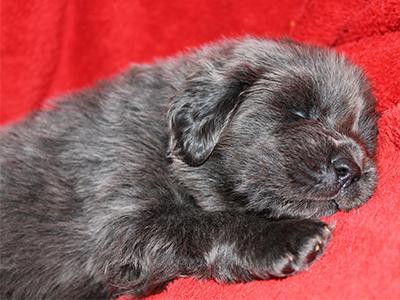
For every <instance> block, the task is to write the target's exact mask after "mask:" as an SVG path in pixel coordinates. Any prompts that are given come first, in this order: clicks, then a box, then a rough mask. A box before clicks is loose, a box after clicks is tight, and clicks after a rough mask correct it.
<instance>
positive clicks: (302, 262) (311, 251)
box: [270, 225, 332, 277]
mask: <svg viewBox="0 0 400 300" xmlns="http://www.w3.org/2000/svg"><path fill="white" fill-rule="evenodd" d="M308 229H310V228H308ZM302 233H303V234H305V236H304V237H303V238H302V239H300V242H297V243H295V244H294V245H292V246H291V247H289V249H290V250H289V249H287V250H286V251H288V252H287V253H285V254H284V255H282V256H281V258H280V259H278V260H275V262H274V265H273V267H272V270H271V272H270V274H271V275H272V276H274V277H287V276H290V275H293V274H295V273H297V272H300V271H303V270H305V269H307V268H308V267H309V265H310V264H312V263H313V262H314V261H315V260H316V259H317V258H318V257H319V256H320V255H321V254H322V253H323V251H324V249H325V247H326V244H327V243H328V241H329V239H330V236H331V234H332V229H331V228H330V227H329V226H327V225H322V226H321V225H319V226H316V227H314V228H313V230H312V232H310V231H309V230H307V231H302ZM299 234H300V233H299Z"/></svg>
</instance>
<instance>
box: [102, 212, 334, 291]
mask: <svg viewBox="0 0 400 300" xmlns="http://www.w3.org/2000/svg"><path fill="white" fill-rule="evenodd" d="M330 234H331V232H330V229H329V227H328V226H327V225H326V224H324V223H322V222H320V221H316V220H309V219H290V220H268V219H266V218H262V217H260V216H256V215H251V214H237V213H233V212H204V211H201V210H195V209H194V208H182V207H167V208H166V207H159V208H156V209H153V210H147V211H142V212H141V213H140V218H139V216H136V217H134V216H127V217H123V218H119V219H118V220H114V221H113V222H111V223H110V224H109V226H106V227H105V228H104V232H103V233H102V234H101V235H100V237H101V238H100V239H99V240H98V247H97V251H96V259H95V260H96V262H97V267H98V268H99V269H101V270H103V272H104V273H105V275H106V278H107V280H108V287H109V289H110V291H111V293H112V295H113V296H117V295H120V294H125V293H132V294H136V295H146V294H148V293H152V292H154V291H155V290H157V289H159V288H160V287H162V286H164V285H165V284H166V283H167V282H169V281H170V280H172V279H174V278H176V277H179V276H194V277H198V278H214V279H216V280H217V281H220V282H240V281H249V280H252V279H260V278H261V279H267V278H271V277H282V276H288V275H291V274H294V273H296V272H298V271H302V270H304V269H305V268H307V267H308V266H309V264H310V263H311V262H313V261H314V260H315V259H316V258H317V257H318V256H319V255H320V254H321V253H322V251H323V250H324V247H325V245H326V243H327V241H328V239H329V237H330Z"/></svg>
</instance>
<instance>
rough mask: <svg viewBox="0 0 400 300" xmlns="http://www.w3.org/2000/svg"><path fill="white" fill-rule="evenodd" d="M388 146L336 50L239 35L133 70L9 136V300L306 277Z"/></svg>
mask: <svg viewBox="0 0 400 300" xmlns="http://www.w3.org/2000/svg"><path fill="white" fill-rule="evenodd" d="M375 139H376V127H375V114H374V107H373V100H372V97H371V95H370V92H369V88H368V85H367V83H366V82H365V79H364V78H363V76H362V74H361V72H360V71H359V70H357V69H356V68H355V67H353V66H351V65H349V64H348V63H347V62H346V61H345V60H344V59H343V58H342V57H340V56H337V55H336V54H333V53H330V52H327V51H325V50H320V49H317V48H312V47H306V46H301V45H297V44H294V43H290V42H279V43H277V42H273V41H265V40H256V39H245V40H238V41H235V40H232V41H225V42H224V43H221V44H216V45H211V46H207V47H205V48H203V49H200V50H197V51H194V52H192V53H190V54H187V55H182V56H179V57H177V58H174V59H170V60H166V61H162V62H159V63H156V64H154V65H142V66H134V67H133V68H132V69H131V70H129V71H127V72H126V73H124V74H122V75H120V76H117V77H116V78H114V79H113V80H111V81H108V82H105V83H103V84H101V85H99V86H97V87H96V88H95V89H92V90H86V91H83V92H80V93H76V94H73V95H71V96H69V97H67V99H65V100H63V101H62V102H60V103H59V104H57V107H56V108H54V109H53V110H51V111H43V112H38V113H35V114H33V115H31V116H30V117H29V118H28V119H27V120H25V121H24V122H21V123H20V124H17V125H14V126H12V127H10V128H7V129H5V130H4V132H3V133H2V134H1V136H0V163H1V174H0V178H1V187H0V188H1V190H0V205H1V207H0V214H1V215H0V218H1V226H0V231H1V237H2V241H1V244H0V255H1V257H0V267H1V269H0V272H1V279H0V295H1V296H2V297H4V298H6V299H9V298H10V299H27V298H32V299H42V298H45V299H93V298H95V297H99V298H102V297H103V298H104V297H105V295H106V294H107V292H108V293H111V294H112V295H113V296H116V295H119V294H122V293H134V294H137V295H145V294H147V293H149V292H152V291H154V290H156V289H158V288H159V287H161V286H162V285H163V284H165V283H167V282H168V281H170V280H172V279H174V278H176V277H179V276H187V275H191V276H195V277H201V278H206V277H207V278H215V279H216V280H219V281H222V282H229V281H248V280H252V279H256V278H270V277H272V276H279V277H281V276H287V275H290V274H293V273H295V272H297V271H301V270H303V269H304V268H306V267H307V266H308V265H309V264H310V263H311V262H312V261H313V260H314V259H315V258H316V257H317V256H318V255H319V254H320V253H321V252H322V249H323V248H324V246H325V244H326V242H327V241H328V239H329V236H330V229H329V228H328V227H327V226H326V225H325V224H324V223H322V222H319V221H317V220H313V219H307V218H310V217H311V218H314V217H319V216H322V215H327V214H332V213H334V212H335V211H337V210H338V209H341V210H349V209H351V208H353V207H357V206H359V205H361V204H362V203H364V202H365V201H366V200H367V199H368V197H369V196H370V194H371V193H372V190H373V187H374V182H375V168H374V164H373V160H372V158H373V155H374V151H375ZM339 162H340V163H339ZM343 166H344V167H343Z"/></svg>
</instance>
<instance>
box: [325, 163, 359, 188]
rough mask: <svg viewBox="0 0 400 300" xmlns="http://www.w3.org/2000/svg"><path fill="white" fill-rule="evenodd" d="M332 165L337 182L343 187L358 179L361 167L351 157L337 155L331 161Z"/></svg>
mask: <svg viewBox="0 0 400 300" xmlns="http://www.w3.org/2000/svg"><path fill="white" fill-rule="evenodd" d="M332 166H333V169H334V171H335V173H336V177H337V179H338V181H339V183H340V184H341V185H342V186H343V187H347V186H349V185H350V184H352V183H353V182H355V181H357V180H358V179H360V176H361V169H360V167H359V166H358V165H357V164H356V163H355V162H354V160H352V159H349V158H343V157H339V158H337V159H335V160H333V161H332Z"/></svg>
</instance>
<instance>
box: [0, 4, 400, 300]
mask: <svg viewBox="0 0 400 300" xmlns="http://www.w3.org/2000/svg"><path fill="white" fill-rule="evenodd" d="M399 31H400V2H399V1H393V0H384V1H382V0H372V1H367V0H337V1H328V0H293V1H291V0H280V1H272V0H264V1H262V0H259V1H257V0H247V1H233V0H226V1H205V0H190V1H189V0H186V1H185V0H174V1H151V0H148V1H144V0H112V1H106V0H97V1H84V0H81V1H78V0H77V1H74V0H69V1H68V0H58V1H50V0H49V1H45V0H42V1H37V0H31V1H26V0H25V1H20V0H2V2H1V41H0V45H1V92H0V97H1V103H0V104H1V105H0V122H1V123H3V124H4V123H8V122H10V121H15V120H18V119H20V118H21V117H23V116H24V115H25V114H26V113H27V112H29V111H31V110H33V109H35V108H37V107H40V105H41V104H42V103H43V101H44V100H45V99H46V98H49V97H54V96H55V95H61V94H63V93H65V92H66V91H70V90H72V89H78V88H81V87H84V86H88V85H90V84H92V83H93V82H95V81H96V80H97V79H99V78H104V77H108V76H111V75H112V74H114V73H116V72H118V71H120V70H122V69H123V68H125V67H127V65H128V64H129V63H130V62H148V61H151V60H152V59H154V58H155V57H164V56H166V55H172V54H174V53H176V52H177V51H179V50H182V49H185V48H187V47H190V46H196V45H200V44H202V43H204V42H208V41H211V40H215V39H218V38H220V37H224V36H225V37H231V36H241V35H244V34H253V35H259V36H266V37H277V36H282V35H286V36H289V37H292V38H294V39H296V40H299V41H305V42H312V43H316V44H321V45H325V46H329V47H334V48H336V49H337V50H338V51H342V52H344V53H345V54H346V55H347V56H348V57H349V58H350V59H351V60H353V61H354V62H355V63H357V64H359V65H360V66H361V67H362V68H364V69H365V71H366V73H367V75H368V77H369V78H370V79H371V82H372V85H373V88H374V92H375V95H376V97H377V100H378V106H377V107H378V110H379V112H380V113H381V118H380V121H379V146H378V155H377V159H378V168H379V183H378V188H377V190H376V192H375V195H374V196H373V198H372V199H371V200H370V202H369V203H368V204H367V205H365V206H363V207H362V208H360V209H358V210H355V211H352V212H350V213H347V214H342V213H340V214H337V215H335V216H333V217H330V218H328V219H327V220H329V221H335V222H336V230H335V232H334V238H333V240H332V241H331V243H330V244H329V246H328V248H327V250H326V253H325V255H324V256H323V257H322V258H321V259H320V260H319V261H318V262H316V263H315V264H314V265H313V266H312V267H311V268H310V270H309V271H308V272H305V273H302V274H299V275H297V276H294V277H291V278H287V279H285V280H272V281H257V282H252V283H247V284H235V285H229V286H223V285H219V284H217V283H215V282H213V281H197V280H194V279H179V280H175V281H174V282H173V283H171V284H169V286H168V287H167V290H166V291H164V292H163V293H161V294H159V295H155V296H152V297H151V298H152V299H189V298H190V299H293V298H296V299H400V235H399V230H400V221H399V220H400V218H399V217H398V215H399V213H400V201H399V200H400V83H399V78H400V32H399Z"/></svg>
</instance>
